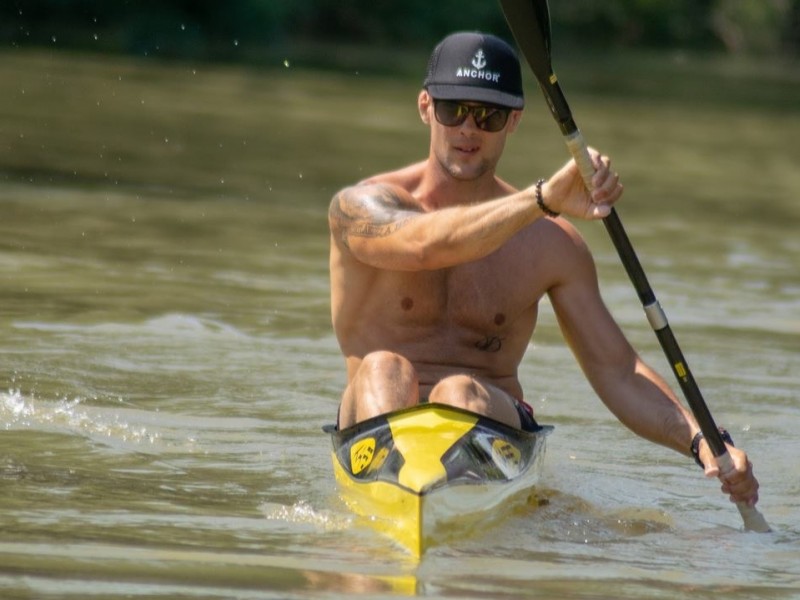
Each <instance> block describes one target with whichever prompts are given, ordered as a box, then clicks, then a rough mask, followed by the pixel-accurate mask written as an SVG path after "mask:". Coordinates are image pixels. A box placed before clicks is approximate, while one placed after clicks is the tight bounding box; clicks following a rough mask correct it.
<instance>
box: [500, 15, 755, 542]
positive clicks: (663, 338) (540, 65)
mask: <svg viewBox="0 0 800 600" xmlns="http://www.w3.org/2000/svg"><path fill="white" fill-rule="evenodd" d="M500 5H501V6H502V9H503V13H504V14H505V17H506V21H508V26H509V27H510V29H511V32H512V33H513V35H514V38H515V39H516V41H517V45H518V46H519V48H520V49H521V50H522V53H523V54H524V55H525V58H526V59H527V61H528V64H529V65H530V67H531V69H532V71H533V73H534V75H535V76H536V79H537V80H538V82H539V87H541V89H542V92H543V93H544V96H545V99H546V100H547V104H548V106H549V107H550V112H551V113H552V115H553V118H554V119H555V120H556V122H557V123H558V125H559V127H560V128H561V133H562V135H563V136H564V140H565V141H566V143H567V147H568V148H569V151H570V153H571V154H572V156H573V158H574V159H575V162H576V164H577V165H578V169H579V170H580V173H581V177H582V178H583V180H584V183H585V184H586V187H587V189H590V190H591V189H592V186H591V180H592V175H593V174H594V165H593V164H592V159H591V156H590V155H589V150H588V148H587V146H586V142H585V141H584V139H583V135H582V134H581V132H580V130H579V129H578V126H577V125H576V124H575V121H574V119H573V118H572V112H571V111H570V109H569V105H568V104H567V100H566V98H565V97H564V93H563V92H562V91H561V86H560V85H559V83H558V78H557V77H556V75H555V73H553V68H552V64H551V59H550V9H549V7H548V5H547V0H500ZM603 224H604V225H605V227H606V230H607V231H608V234H609V236H610V237H611V241H612V242H613V243H614V247H615V248H616V249H617V253H618V254H619V257H620V259H621V261H622V264H623V266H624V267H625V270H626V271H627V273H628V277H630V280H631V282H632V283H633V287H634V288H635V289H636V292H637V293H638V294H639V299H640V300H641V302H642V306H643V307H644V312H645V314H646V315H647V320H648V321H649V322H650V325H651V327H652V328H653V331H655V334H656V337H657V338H658V341H659V342H660V343H661V347H662V349H663V350H664V354H665V355H666V357H667V360H668V361H669V363H670V365H671V367H672V371H673V372H674V373H675V376H676V377H677V379H678V383H679V384H680V386H681V389H682V390H683V393H684V396H685V397H686V400H687V402H688V404H689V408H690V409H691V410H692V413H693V414H694V416H695V419H697V423H698V425H700V429H701V430H702V432H703V436H704V437H705V439H706V441H707V442H708V445H709V447H710V448H711V451H712V452H713V453H714V456H715V457H716V458H717V462H718V464H719V466H720V468H721V469H722V470H723V471H728V470H730V469H732V468H733V460H732V459H731V457H730V454H729V453H728V450H727V448H726V447H725V442H724V441H723V439H722V435H721V433H720V431H719V429H718V428H717V426H716V424H715V423H714V418H713V417H712V416H711V412H710V411H709V410H708V406H707V405H706V403H705V400H703V395H702V394H701V393H700V388H699V387H698V385H697V383H696V382H695V380H694V377H693V376H692V373H691V371H690V370H689V365H688V364H687V363H686V359H685V358H684V357H683V353H682V352H681V349H680V347H679V346H678V342H677V340H676V339H675V336H674V334H673V333H672V329H671V328H670V326H669V323H668V322H667V316H666V314H665V313H664V311H663V309H662V308H661V305H660V304H659V302H658V300H657V299H656V296H655V293H654V292H653V289H652V288H651V287H650V284H649V283H648V281H647V276H646V275H645V272H644V269H643V268H642V265H641V263H640V262H639V259H638V257H637V256H636V252H635V251H634V249H633V246H632V245H631V242H630V240H629V239H628V235H627V234H626V232H625V229H624V228H623V227H622V222H621V221H620V219H619V216H617V211H616V210H615V209H614V208H613V207H612V208H611V213H610V214H609V215H608V216H607V217H605V218H604V219H603ZM736 506H737V508H738V509H739V513H740V514H741V515H742V520H743V521H744V527H745V529H746V530H750V531H758V532H767V531H770V528H769V525H768V524H767V521H766V519H764V516H763V515H762V514H761V513H760V512H759V511H758V510H757V509H756V508H755V507H751V506H748V505H747V504H746V503H744V502H739V503H737V504H736Z"/></svg>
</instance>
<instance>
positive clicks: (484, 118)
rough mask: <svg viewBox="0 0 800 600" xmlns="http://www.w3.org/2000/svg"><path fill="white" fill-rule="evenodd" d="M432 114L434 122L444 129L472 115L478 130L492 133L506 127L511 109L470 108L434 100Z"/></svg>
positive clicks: (482, 106) (476, 106)
mask: <svg viewBox="0 0 800 600" xmlns="http://www.w3.org/2000/svg"><path fill="white" fill-rule="evenodd" d="M433 113H434V114H435V115H436V120H437V121H439V123H441V124H442V125H444V126H445V127H457V126H459V125H461V124H462V123H463V122H464V121H466V120H467V117H468V116H470V115H472V116H473V117H474V118H475V125H477V126H478V129H482V130H483V131H490V132H492V133H494V132H496V131H500V130H501V129H502V128H503V127H505V126H506V123H507V122H508V115H510V114H511V109H510V108H501V107H499V106H487V105H483V104H478V105H475V106H471V105H469V104H464V103H463V102H456V101H454V100H434V101H433Z"/></svg>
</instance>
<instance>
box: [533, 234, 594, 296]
mask: <svg viewBox="0 0 800 600" xmlns="http://www.w3.org/2000/svg"><path fill="white" fill-rule="evenodd" d="M529 229H530V235H531V237H532V238H533V239H534V240H535V241H534V242H532V245H533V246H534V247H535V251H536V255H537V257H538V259H539V260H538V261H537V264H538V265H539V268H540V269H542V270H544V271H547V272H549V274H550V277H549V280H550V281H551V282H552V283H553V287H556V286H558V285H561V284H565V283H569V282H574V281H576V280H586V281H589V282H591V281H595V280H596V278H597V275H596V270H595V265H594V258H593V257H592V253H591V250H590V249H589V246H588V245H587V243H586V240H585V239H584V238H583V236H582V235H581V233H580V231H578V229H577V228H576V227H575V226H574V225H573V224H572V223H570V222H569V221H568V220H566V219H564V218H557V219H549V218H548V219H539V220H537V221H536V222H534V223H533V224H532V225H531V226H530V227H529Z"/></svg>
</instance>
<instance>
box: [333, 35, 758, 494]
mask: <svg viewBox="0 0 800 600" xmlns="http://www.w3.org/2000/svg"><path fill="white" fill-rule="evenodd" d="M523 104H524V100H523V92H522V82H521V74H520V66H519V61H518V59H517V57H516V54H515V52H514V50H513V49H512V48H511V47H510V46H509V45H508V44H506V43H505V42H503V41H502V40H500V39H498V38H496V37H494V36H490V35H485V34H478V33H458V34H453V35H451V36H448V37H447V38H445V39H444V40H443V41H442V42H441V43H440V44H439V45H438V46H437V47H436V49H435V50H434V52H433V54H432V56H431V60H430V63H429V65H428V74H427V78H426V79H425V82H424V85H423V90H422V91H421V92H420V93H419V97H418V99H417V105H418V108H419V115H420V118H421V119H422V121H423V123H425V124H426V125H427V126H428V127H429V128H430V150H429V155H428V158H427V159H425V160H423V161H422V162H419V163H416V164H413V165H410V166H407V167H405V168H402V169H399V170H397V171H392V172H390V173H384V174H380V175H376V176H374V177H371V178H369V179H367V180H365V181H363V182H361V183H359V184H357V185H355V186H352V187H348V188H346V189H344V190H342V191H340V192H339V193H337V194H336V196H335V197H334V198H333V200H332V202H331V205H330V211H329V222H330V229H331V254H330V270H331V305H332V307H331V308H332V316H333V326H334V329H335V331H336V335H337V338H338V341H339V345H340V347H341V350H342V353H343V354H344V356H345V359H346V365H347V381H348V384H347V388H346V389H345V391H344V394H343V396H342V401H341V405H340V409H339V426H340V427H342V428H344V427H347V426H350V425H353V424H354V423H357V422H359V421H363V420H364V419H368V418H370V417H374V416H377V415H379V414H382V413H386V412H388V411H392V410H396V409H400V408H403V407H407V406H412V405H415V404H417V403H418V402H420V401H429V402H441V403H446V404H451V405H454V406H459V407H461V408H465V409H467V410H471V411H474V412H477V413H481V414H484V415H487V416H489V417H491V418H494V419H496V420H498V421H502V422H504V423H507V424H510V425H512V426H515V427H522V428H529V427H531V426H533V425H535V421H534V420H533V414H532V410H531V409H530V407H529V406H528V405H527V404H526V403H525V402H524V400H523V390H522V387H521V385H520V382H519V379H518V377H517V369H518V366H519V364H520V362H521V361H522V357H523V355H524V353H525V350H526V348H527V347H528V343H529V341H530V339H531V336H532V335H533V331H534V328H535V326H536V318H537V313H538V304H539V300H540V299H541V298H542V297H543V296H544V295H545V294H547V295H548V297H549V299H550V302H551V304H552V307H553V309H554V311H555V314H556V316H557V318H558V322H559V325H560V327H561V330H562V332H563V334H564V337H565V339H566V340H567V342H568V343H569V345H570V347H571V349H572V351H573V353H574V354H575V356H576V358H577V360H578V362H579V363H580V366H581V368H582V369H583V371H584V373H585V374H586V377H587V378H588V380H589V382H590V383H591V385H592V387H593V388H594V390H595V392H596V393H597V395H598V396H599V397H600V398H601V399H602V401H603V402H604V403H605V404H606V406H607V407H608V408H609V409H610V410H611V412H612V413H614V415H615V416H616V417H617V418H618V419H619V420H620V421H621V422H622V423H624V424H625V425H626V426H627V427H629V428H630V429H631V430H633V431H634V432H635V433H637V434H638V435H640V436H642V437H644V438H646V439H648V440H651V441H653V442H657V443H659V444H662V445H664V446H667V447H669V448H672V449H674V450H676V451H678V452H680V453H682V454H685V455H691V454H692V441H693V439H694V437H695V435H696V434H697V433H698V432H699V430H700V428H699V427H698V425H697V423H696V422H695V420H694V418H693V417H692V415H691V413H689V412H688V411H687V410H686V409H684V408H683V406H682V405H681V403H680V402H679V401H678V400H677V398H676V397H675V395H674V394H673V392H672V391H671V390H670V388H669V386H668V385H667V384H666V383H665V382H664V380H663V379H662V378H661V377H660V376H659V375H658V374H656V373H655V372H654V371H653V370H652V369H651V368H650V367H648V366H647V365H646V364H644V363H643V362H642V360H641V359H640V358H639V356H638V355H637V353H636V351H635V350H634V349H633V348H632V347H631V345H630V344H629V343H628V341H627V340H626V338H625V337H624V335H623V333H622V332H621V330H620V328H619V326H618V325H617V324H616V322H615V321H614V320H613V318H612V316H611V315H610V313H609V311H608V309H607V308H606V306H605V305H604V303H603V300H602V298H601V297H600V292H599V288H598V282H597V274H596V271H595V266H594V262H593V260H592V256H591V254H590V252H589V250H588V248H587V246H586V244H585V243H584V241H583V239H582V238H581V236H580V235H579V233H578V231H577V230H576V229H575V228H574V227H573V226H572V225H571V224H570V223H569V222H568V221H567V220H565V219H564V218H560V217H556V216H555V213H563V214H564V215H567V216H571V217H576V218H582V219H600V218H602V217H604V216H606V215H607V214H608V213H609V210H610V207H611V205H613V204H614V203H615V202H616V201H617V200H618V199H619V197H620V195H621V194H622V186H621V185H620V184H619V182H618V177H617V175H616V174H615V173H614V172H613V171H612V170H611V168H610V161H609V159H608V158H607V157H605V156H601V155H599V154H598V153H596V152H594V151H593V152H592V158H593V161H594V164H595V167H596V173H595V175H594V179H593V184H594V190H593V191H592V192H591V193H589V192H588V191H587V190H586V188H585V187H584V184H583V182H582V180H581V177H580V174H579V172H578V169H577V166H576V165H575V164H574V162H573V161H570V162H568V163H567V164H566V165H565V166H564V167H563V168H561V169H560V170H559V171H557V172H556V173H555V174H554V175H553V176H552V177H550V179H549V180H547V181H540V182H538V183H537V184H535V185H533V186H531V187H529V188H527V189H524V190H521V191H517V190H515V189H514V188H513V187H512V186H511V185H510V184H508V183H506V182H505V181H503V180H501V179H500V178H498V177H497V176H496V175H495V168H496V166H497V163H498V161H499V160H500V156H501V154H502V152H503V147H504V145H505V141H506V137H507V136H508V135H509V134H510V133H512V132H513V131H514V130H515V129H516V128H517V125H518V124H519V122H520V118H521V116H522V110H521V109H522V108H523ZM694 446H695V448H694V450H695V451H696V453H695V457H696V459H697V460H698V461H699V462H701V463H702V464H703V465H705V472H706V475H707V476H718V477H719V478H720V480H721V481H722V489H723V492H725V493H727V494H729V495H730V497H731V500H734V501H742V502H746V503H748V504H749V505H751V506H752V505H755V503H756V501H757V500H758V482H757V481H756V479H755V477H754V475H753V471H752V465H751V464H750V462H749V461H748V459H747V456H746V454H745V453H744V452H742V451H741V450H739V449H736V448H734V447H733V446H729V448H728V449H729V451H730V454H731V457H732V459H733V463H734V465H735V469H733V470H732V471H730V472H727V473H720V469H719V467H718V466H717V464H716V460H715V459H714V457H713V454H712V453H711V451H710V449H709V447H708V444H707V443H706V442H705V440H702V439H700V440H699V444H698V443H695V444H694Z"/></svg>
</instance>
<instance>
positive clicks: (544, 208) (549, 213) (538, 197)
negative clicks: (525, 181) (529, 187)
mask: <svg viewBox="0 0 800 600" xmlns="http://www.w3.org/2000/svg"><path fill="white" fill-rule="evenodd" d="M543 183H544V179H540V180H539V181H537V182H536V204H537V205H538V206H539V210H541V211H542V212H543V213H544V214H546V215H547V216H548V217H557V216H558V215H559V213H557V212H556V211H554V210H551V209H550V208H548V206H547V205H546V204H545V203H544V198H543V197H542V184H543Z"/></svg>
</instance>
